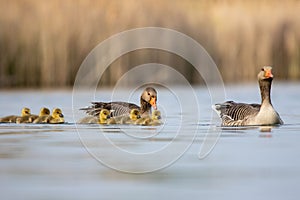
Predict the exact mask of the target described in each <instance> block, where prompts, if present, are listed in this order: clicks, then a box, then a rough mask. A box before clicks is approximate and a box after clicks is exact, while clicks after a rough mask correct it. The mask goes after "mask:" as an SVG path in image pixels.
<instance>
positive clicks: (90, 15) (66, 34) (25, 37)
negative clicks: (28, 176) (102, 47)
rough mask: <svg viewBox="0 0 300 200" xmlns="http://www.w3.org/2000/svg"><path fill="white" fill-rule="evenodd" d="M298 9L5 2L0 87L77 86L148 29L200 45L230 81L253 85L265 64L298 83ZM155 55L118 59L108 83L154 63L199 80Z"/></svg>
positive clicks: (256, 2)
mask: <svg viewBox="0 0 300 200" xmlns="http://www.w3.org/2000/svg"><path fill="white" fill-rule="evenodd" d="M299 10H300V2H299V1H296V0H290V1H286V2H283V1H280V0H274V1H271V0H269V1H268V0H265V1H261V0H253V1H237V0H232V1H217V0H215V1H212V0H211V1H204V0H199V1H194V0H185V1H181V0H164V1H162V0H142V1H135V0H127V1H122V0H51V1H49V0H0V88H5V87H68V86H72V84H73V81H74V78H75V76H76V72H77V70H78V68H79V66H80V64H81V63H82V61H83V59H84V58H85V57H86V55H87V54H88V53H89V51H90V50H91V49H92V48H94V47H95V46H96V45H97V44H98V43H100V42H101V41H103V40H104V39H106V38H107V37H109V36H111V35H113V34H116V33H118V32H121V31H124V30H127V29H131V28H137V27H144V26H161V27H167V28H172V29H175V30H178V31H181V32H183V33H185V34H187V35H189V36H191V37H192V38H194V39H195V40H197V41H198V42H199V43H200V44H202V45H203V46H204V47H205V48H206V50H207V51H208V52H209V54H210V55H211V56H212V58H213V59H214V61H215V62H216V64H217V66H218V67H219V69H220V71H221V73H222V75H223V78H224V80H225V81H227V82H240V81H250V80H254V79H255V78H256V73H257V71H258V70H259V68H260V67H261V66H263V65H272V66H274V73H275V74H276V78H278V79H284V80H299V79H300V15H299V14H298V13H299ZM157 54H159V53H158V52H149V51H145V52H144V53H136V54H133V55H131V56H127V57H124V58H122V59H121V60H118V61H116V62H115V63H114V64H113V66H112V67H111V68H110V70H108V71H107V73H106V76H105V79H103V83H102V84H104V85H111V84H113V83H114V82H115V81H116V80H117V79H118V78H119V76H121V75H122V74H123V73H124V72H126V71H127V69H128V68H129V67H132V66H133V64H134V63H140V64H142V63H143V62H144V61H146V60H147V59H148V60H150V61H151V59H152V62H153V58H155V59H156V60H155V61H157V62H160V61H161V62H164V64H170V65H175V66H177V68H178V69H179V70H180V71H181V72H182V73H183V74H184V75H185V76H186V77H187V78H188V79H189V80H190V81H191V82H199V77H196V78H195V77H194V75H193V74H194V73H192V72H191V68H190V67H184V66H188V63H186V62H184V61H180V60H178V59H177V61H176V63H174V59H173V58H172V59H171V57H172V55H169V54H166V55H163V56H157ZM137 60H140V61H137ZM175 60H176V59H175ZM170 62H173V63H170ZM121 66H122V67H121ZM112 70H113V72H112Z"/></svg>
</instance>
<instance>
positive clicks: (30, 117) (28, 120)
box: [16, 108, 50, 124]
mask: <svg viewBox="0 0 300 200" xmlns="http://www.w3.org/2000/svg"><path fill="white" fill-rule="evenodd" d="M49 115H50V110H49V109H48V108H41V110H40V113H39V115H27V116H24V117H18V118H17V119H16V123H18V124H20V123H33V122H34V121H35V120H37V119H38V118H44V117H47V116H49Z"/></svg>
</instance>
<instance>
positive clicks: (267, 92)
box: [259, 79, 272, 105]
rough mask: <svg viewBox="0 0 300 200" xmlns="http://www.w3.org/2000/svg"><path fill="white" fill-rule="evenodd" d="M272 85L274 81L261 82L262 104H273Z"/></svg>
mask: <svg viewBox="0 0 300 200" xmlns="http://www.w3.org/2000/svg"><path fill="white" fill-rule="evenodd" d="M271 84H272V80H271V79H270V80H269V79H266V80H260V81H259V87H260V94H261V104H262V105H265V104H272V103H271Z"/></svg>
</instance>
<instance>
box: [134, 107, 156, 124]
mask: <svg viewBox="0 0 300 200" xmlns="http://www.w3.org/2000/svg"><path fill="white" fill-rule="evenodd" d="M160 119H161V113H160V111H159V110H154V111H153V112H152V115H151V117H150V116H146V117H142V118H140V119H138V120H136V121H135V123H134V124H137V125H145V126H158V125H161V121H160Z"/></svg>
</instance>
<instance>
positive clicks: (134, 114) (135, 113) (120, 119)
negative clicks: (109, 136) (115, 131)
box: [107, 109, 141, 124]
mask: <svg viewBox="0 0 300 200" xmlns="http://www.w3.org/2000/svg"><path fill="white" fill-rule="evenodd" d="M139 118H141V114H140V111H139V110H138V109H132V110H131V111H130V113H129V115H122V116H116V117H112V118H111V119H110V120H108V122H107V124H133V123H134V122H135V121H136V120H138V119H139Z"/></svg>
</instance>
